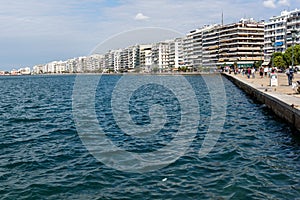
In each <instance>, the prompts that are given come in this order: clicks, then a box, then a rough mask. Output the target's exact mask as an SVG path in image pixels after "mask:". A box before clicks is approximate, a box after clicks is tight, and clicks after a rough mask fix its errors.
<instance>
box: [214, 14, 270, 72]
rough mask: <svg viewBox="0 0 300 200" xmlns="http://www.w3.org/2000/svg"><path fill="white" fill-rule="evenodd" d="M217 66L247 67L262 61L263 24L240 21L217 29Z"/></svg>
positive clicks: (250, 20)
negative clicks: (235, 64) (234, 64)
mask: <svg viewBox="0 0 300 200" xmlns="http://www.w3.org/2000/svg"><path fill="white" fill-rule="evenodd" d="M219 30H220V31H219V44H216V43H215V45H218V46H219V52H218V53H219V58H218V62H219V63H218V65H219V66H220V65H224V64H233V63H234V62H236V63H237V65H238V66H239V67H249V66H252V65H253V64H254V62H255V61H262V60H263V45H264V22H256V21H254V20H253V19H241V20H240V21H239V22H238V23H233V24H228V25H224V26H220V27H219Z"/></svg>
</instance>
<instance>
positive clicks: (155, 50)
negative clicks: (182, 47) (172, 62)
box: [152, 41, 169, 72]
mask: <svg viewBox="0 0 300 200" xmlns="http://www.w3.org/2000/svg"><path fill="white" fill-rule="evenodd" d="M152 61H153V63H152V64H153V65H154V66H155V67H158V69H159V71H160V72H163V71H168V70H169V42H168V41H167V42H158V43H156V44H154V45H153V47H152Z"/></svg>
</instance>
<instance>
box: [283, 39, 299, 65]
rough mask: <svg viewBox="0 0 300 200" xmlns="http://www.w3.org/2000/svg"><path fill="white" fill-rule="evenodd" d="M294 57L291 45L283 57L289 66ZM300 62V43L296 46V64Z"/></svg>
mask: <svg viewBox="0 0 300 200" xmlns="http://www.w3.org/2000/svg"><path fill="white" fill-rule="evenodd" d="M292 57H293V47H289V48H288V49H287V50H286V51H285V53H284V55H283V58H284V60H285V62H286V65H287V66H291V65H292ZM299 64H300V45H299V44H298V45H295V46H294V66H295V65H299Z"/></svg>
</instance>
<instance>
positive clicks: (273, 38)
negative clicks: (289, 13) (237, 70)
mask: <svg viewBox="0 0 300 200" xmlns="http://www.w3.org/2000/svg"><path fill="white" fill-rule="evenodd" d="M271 43H272V44H271V45H272V47H273V53H272V56H271V59H272V65H271V68H273V67H274V53H275V37H272V38H271Z"/></svg>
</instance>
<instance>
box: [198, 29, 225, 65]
mask: <svg viewBox="0 0 300 200" xmlns="http://www.w3.org/2000/svg"><path fill="white" fill-rule="evenodd" d="M220 28H221V25H213V26H210V27H207V28H205V29H203V31H202V64H203V66H204V67H216V66H217V63H218V61H219V42H220V41H219V40H220Z"/></svg>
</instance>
